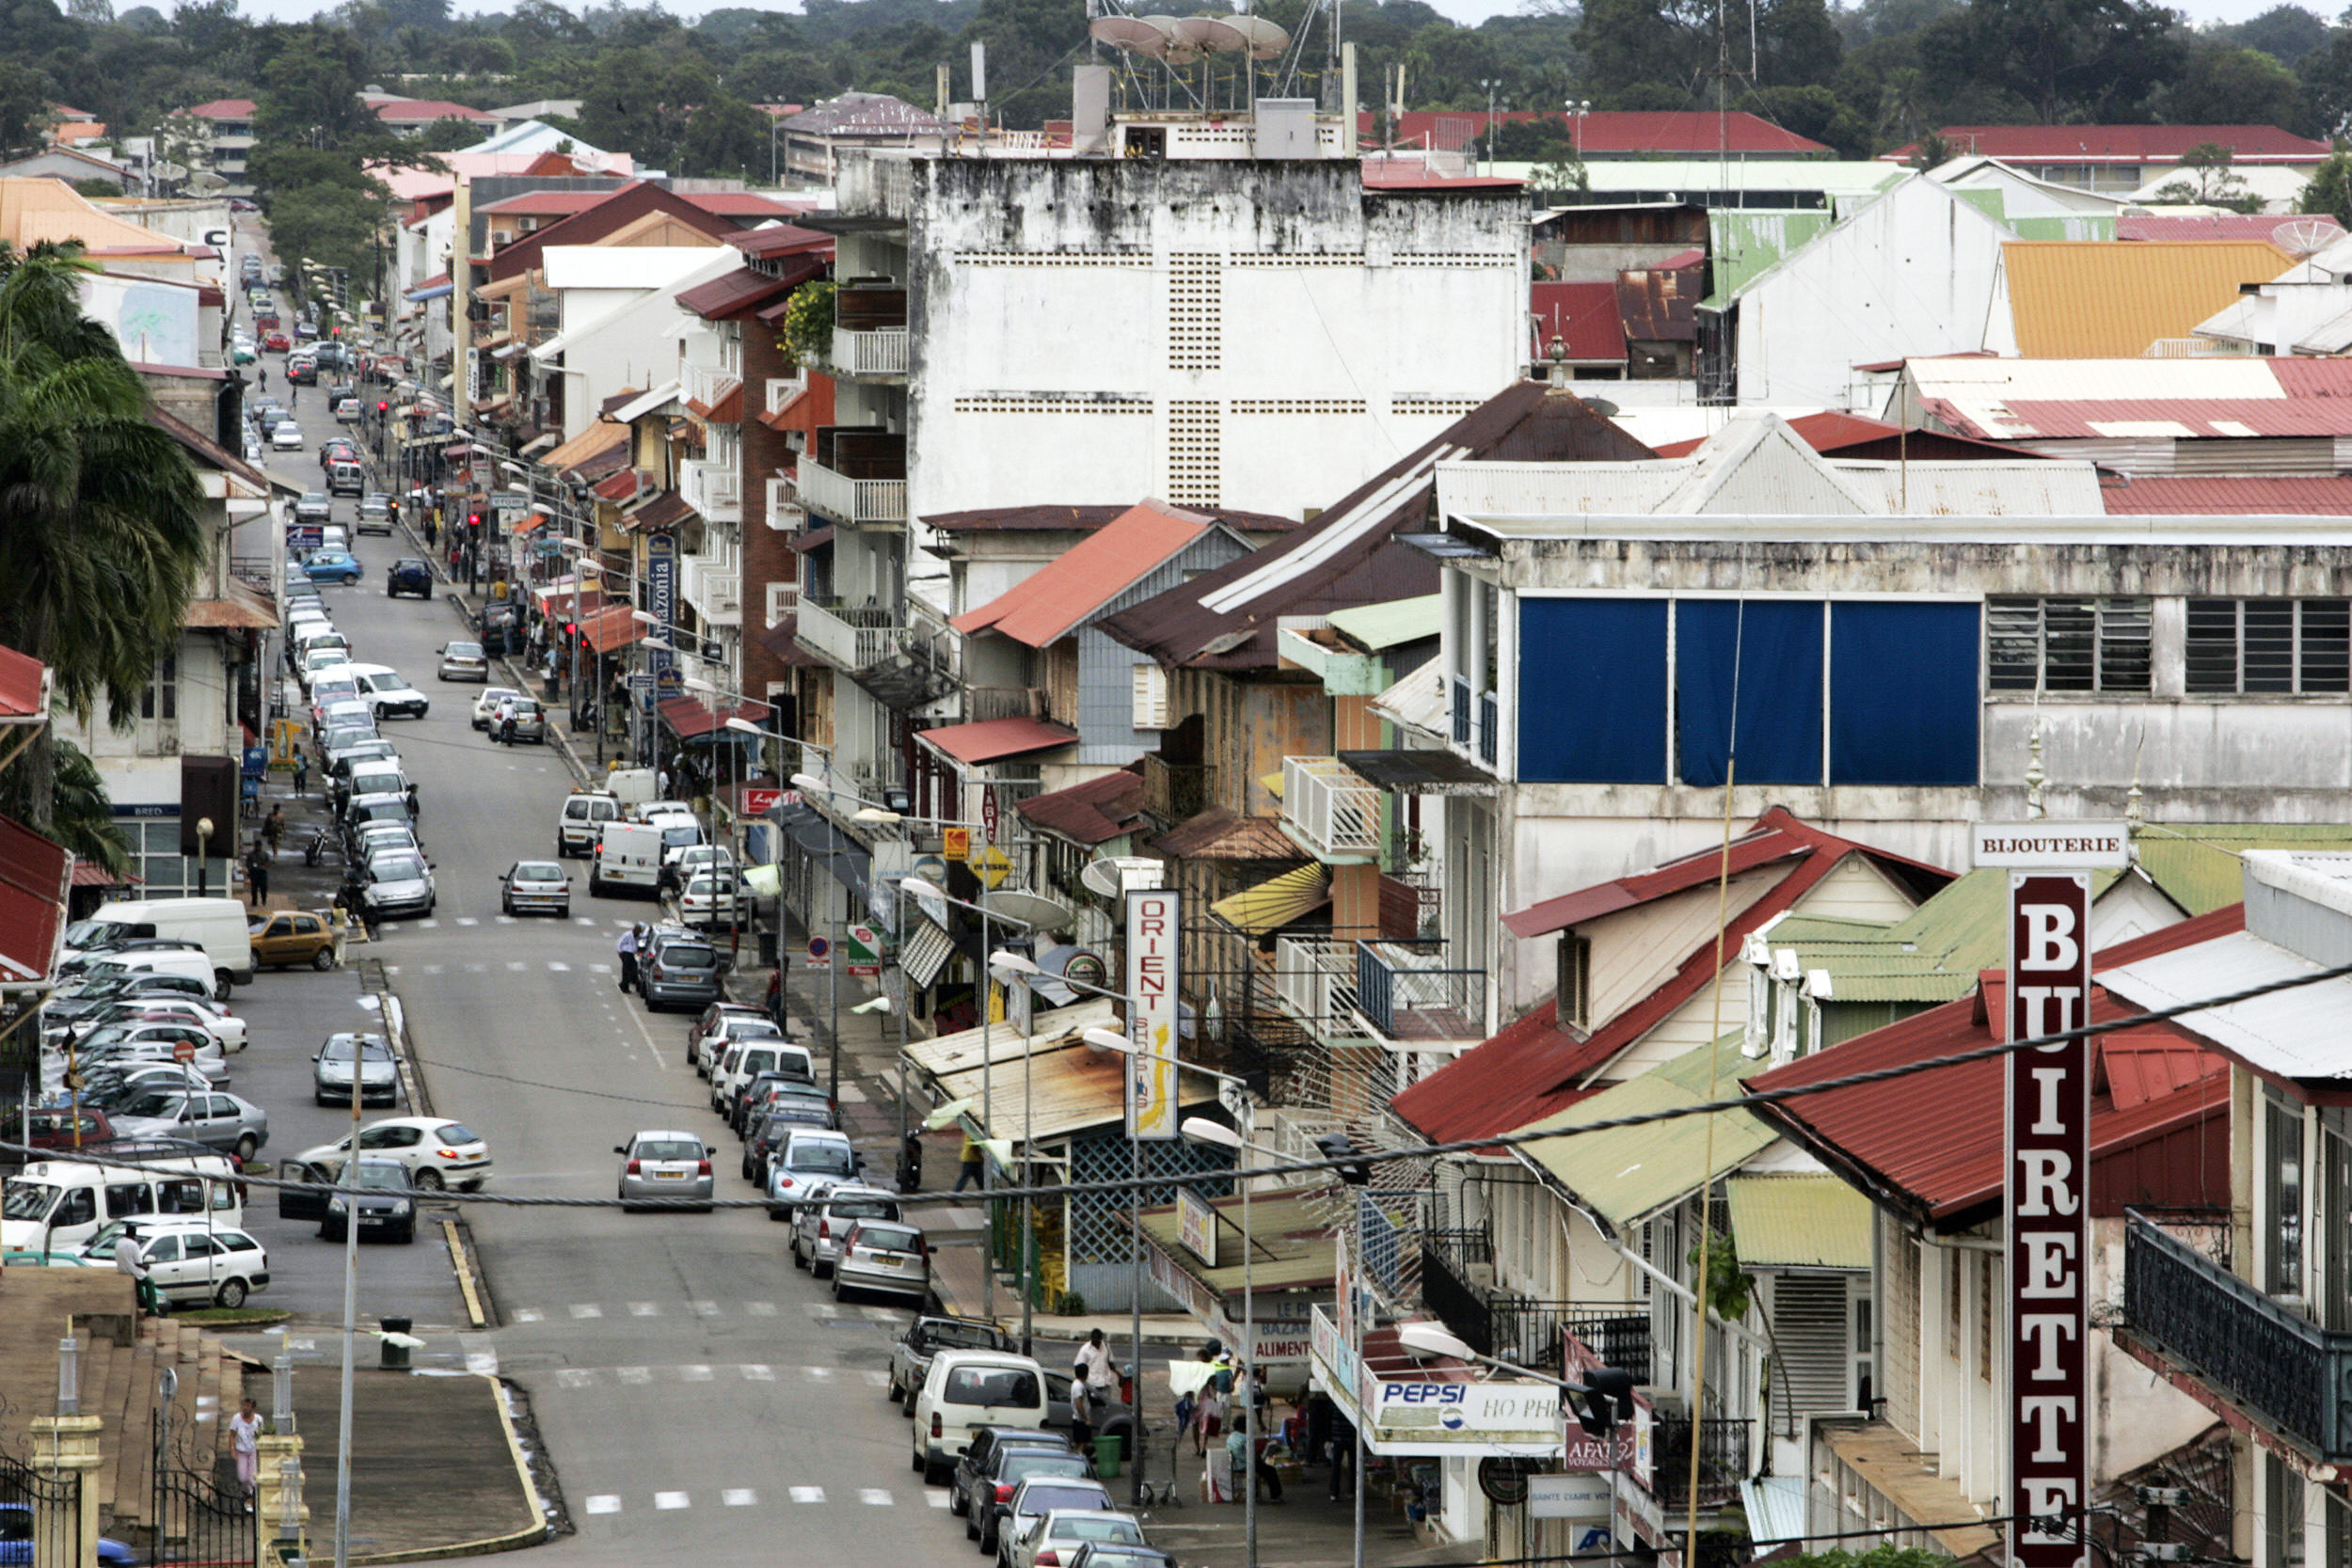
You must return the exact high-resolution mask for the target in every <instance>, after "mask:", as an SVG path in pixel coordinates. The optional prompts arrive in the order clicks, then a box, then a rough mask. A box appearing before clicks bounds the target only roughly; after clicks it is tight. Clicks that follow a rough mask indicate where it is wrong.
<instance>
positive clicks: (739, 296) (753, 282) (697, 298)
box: [677, 256, 826, 321]
mask: <svg viewBox="0 0 2352 1568" xmlns="http://www.w3.org/2000/svg"><path fill="white" fill-rule="evenodd" d="M825 260H826V259H825V258H823V257H818V256H811V257H807V258H803V264H801V265H798V266H793V267H790V268H787V270H786V271H784V272H783V273H782V274H781V275H776V274H771V273H765V272H761V271H759V270H758V269H757V268H755V267H738V268H736V269H735V270H734V271H733V272H731V273H728V274H726V275H724V276H723V277H714V278H712V279H711V280H710V281H709V282H707V283H697V284H695V285H694V286H693V287H692V288H691V289H685V290H681V291H679V293H678V296H677V303H678V309H681V310H691V311H692V312H693V313H694V314H695V315H698V316H700V317H702V319H703V320H705V321H725V320H728V319H729V318H732V317H737V316H741V315H743V314H745V313H746V312H748V311H751V310H754V309H757V308H758V307H760V306H763V305H765V304H767V303H768V302H769V301H771V300H772V299H774V298H775V297H776V296H777V295H779V294H785V293H790V292H791V291H792V290H793V289H795V288H797V287H799V286H800V285H801V284H802V283H804V282H806V281H807V280H808V279H809V278H811V277H816V276H817V275H818V273H820V272H822V271H824V270H825Z"/></svg>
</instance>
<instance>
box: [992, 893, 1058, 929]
mask: <svg viewBox="0 0 2352 1568" xmlns="http://www.w3.org/2000/svg"><path fill="white" fill-rule="evenodd" d="M980 908H982V909H984V910H986V911H988V912H989V913H991V914H1001V915H1003V916H1004V917H1005V918H1006V919H1008V920H1018V921H1021V922H1023V923H1024V924H1025V925H1027V926H1030V927H1034V928H1036V929H1038V930H1041V931H1051V930H1057V929H1058V928H1060V927H1065V926H1067V925H1069V924H1070V911H1069V909H1068V908H1067V907H1066V906H1064V905H1063V904H1061V903H1060V902H1058V901H1057V900H1056V899H1052V898H1048V897H1046V896H1045V895H1042V894H1037V893H1023V892H1021V891H1019V890H1018V889H1014V888H1000V889H998V890H997V891H996V892H994V893H983V894H981V895H980Z"/></svg>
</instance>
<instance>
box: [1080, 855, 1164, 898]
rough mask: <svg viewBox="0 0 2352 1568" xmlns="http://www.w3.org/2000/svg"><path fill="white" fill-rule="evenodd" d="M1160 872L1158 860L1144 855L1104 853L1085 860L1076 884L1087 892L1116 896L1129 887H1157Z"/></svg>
mask: <svg viewBox="0 0 2352 1568" xmlns="http://www.w3.org/2000/svg"><path fill="white" fill-rule="evenodd" d="M1163 872H1164V868H1163V867H1162V865H1161V864H1160V863H1159V862H1158V861H1155V860H1153V859H1152V858H1151V857H1150V856H1148V855H1106V856H1104V858H1103V859H1101V860H1099V861H1089V862H1088V863H1086V866H1085V868H1084V869H1082V870H1081V871H1079V873H1078V884H1079V885H1080V886H1081V887H1083V888H1085V889H1086V890H1087V891H1088V892H1089V893H1092V894H1097V895H1101V896H1102V897H1104V898H1116V897H1118V896H1119V895H1120V894H1122V893H1124V892H1126V891H1127V889H1129V888H1131V887H1135V888H1152V887H1158V886H1159V885H1160V878H1161V876H1162V875H1163Z"/></svg>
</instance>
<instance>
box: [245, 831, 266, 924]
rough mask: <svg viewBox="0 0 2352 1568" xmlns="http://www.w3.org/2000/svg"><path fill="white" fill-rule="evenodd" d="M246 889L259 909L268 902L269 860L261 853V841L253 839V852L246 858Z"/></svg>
mask: <svg viewBox="0 0 2352 1568" xmlns="http://www.w3.org/2000/svg"><path fill="white" fill-rule="evenodd" d="M245 879H246V891H247V892H249V893H250V894H252V895H253V896H252V899H251V902H252V905H253V907H254V908H255V909H257V910H258V909H260V908H262V906H263V905H265V904H267V903H268V902H269V860H268V859H267V858H265V857H264V856H263V855H262V841H261V840H260V839H258V838H257V839H255V840H254V841H253V853H252V854H251V855H249V856H247V857H246V863H245Z"/></svg>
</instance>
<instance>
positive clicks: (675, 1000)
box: [637, 928, 720, 1007]
mask: <svg viewBox="0 0 2352 1568" xmlns="http://www.w3.org/2000/svg"><path fill="white" fill-rule="evenodd" d="M719 976H720V968H719V955H718V952H717V950H716V949H714V948H713V947H712V946H711V945H710V943H709V942H708V941H707V940H706V939H705V938H704V937H703V935H702V934H701V933H700V932H698V931H685V930H680V931H678V932H677V933H676V934H675V935H670V936H664V935H663V934H662V932H661V931H660V928H657V930H656V934H655V942H654V945H653V948H652V950H651V952H650V953H641V954H639V955H638V959H637V990H638V993H639V994H640V995H642V996H643V997H644V999H645V1006H648V1007H670V1006H681V1005H682V1006H702V1005H704V1004H707V1003H710V1002H715V1001H717V1000H718V999H719V991H720V978H719Z"/></svg>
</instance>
